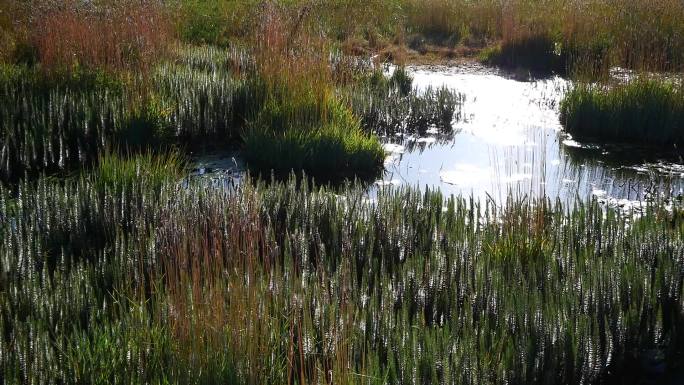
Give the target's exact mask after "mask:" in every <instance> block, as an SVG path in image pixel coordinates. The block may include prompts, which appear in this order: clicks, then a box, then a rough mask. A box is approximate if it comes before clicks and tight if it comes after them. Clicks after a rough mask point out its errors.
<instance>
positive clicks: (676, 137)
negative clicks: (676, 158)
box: [560, 78, 684, 149]
mask: <svg viewBox="0 0 684 385" xmlns="http://www.w3.org/2000/svg"><path fill="white" fill-rule="evenodd" d="M560 110H561V121H562V123H563V125H564V127H565V129H566V131H567V132H569V133H570V134H572V135H573V136H576V137H578V138H582V139H596V140H603V141H609V142H617V143H620V142H622V143H639V144H645V145H652V146H658V147H661V148H668V147H669V148H670V149H672V148H673V147H675V148H678V147H680V146H681V145H682V144H684V136H682V127H684V92H683V91H682V88H681V86H680V85H678V84H675V83H673V82H671V81H668V80H662V79H660V80H659V79H648V78H639V79H634V80H632V81H629V82H628V83H626V84H615V85H590V84H579V85H577V86H576V87H574V88H573V89H571V90H569V91H568V93H567V94H566V96H565V98H564V99H563V101H562V102H561V108H560Z"/></svg>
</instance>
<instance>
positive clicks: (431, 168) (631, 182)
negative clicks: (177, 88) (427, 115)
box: [193, 64, 684, 209]
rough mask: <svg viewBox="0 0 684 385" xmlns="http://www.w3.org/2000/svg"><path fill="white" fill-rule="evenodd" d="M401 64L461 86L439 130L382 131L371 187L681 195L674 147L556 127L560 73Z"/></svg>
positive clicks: (216, 174) (628, 198)
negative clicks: (613, 140) (594, 138)
mask: <svg viewBox="0 0 684 385" xmlns="http://www.w3.org/2000/svg"><path fill="white" fill-rule="evenodd" d="M389 71H391V69H389ZM409 72H410V73H411V74H412V76H413V78H414V86H415V87H417V88H418V89H425V88H427V87H433V88H436V87H448V88H450V89H454V90H456V91H458V92H459V93H461V94H462V95H464V100H463V104H462V106H461V111H460V113H459V114H457V115H458V118H457V119H456V120H455V121H454V122H453V125H454V130H453V132H451V133H449V134H441V133H439V132H437V131H429V132H428V133H427V134H426V135H425V136H420V137H419V136H414V135H409V134H398V135H395V136H391V137H387V136H385V137H382V138H381V139H382V141H383V143H384V147H385V150H386V152H387V158H386V160H385V171H384V173H383V174H382V175H381V176H380V177H379V179H378V180H377V181H376V182H375V183H374V184H373V186H372V187H371V188H370V194H371V195H372V194H373V193H374V191H377V189H381V188H385V187H386V186H401V185H409V186H418V187H420V188H425V187H429V188H431V189H440V190H441V191H442V192H443V193H445V194H446V195H450V194H455V195H463V196H471V195H472V196H474V197H475V198H478V199H481V200H482V199H492V200H494V201H496V202H500V203H502V202H504V201H505V200H506V198H507V197H508V195H509V194H516V195H518V196H536V197H539V196H548V197H549V198H551V199H556V198H558V199H561V200H562V201H564V202H570V203H571V202H574V201H575V200H576V199H578V198H579V199H589V198H591V197H595V198H597V199H599V200H600V201H602V202H603V203H605V204H606V205H610V206H616V207H620V208H623V209H624V208H637V209H638V207H640V205H642V202H643V201H644V200H645V199H648V198H650V197H654V196H666V197H676V196H680V195H681V194H682V191H683V189H684V161H682V159H681V158H680V157H679V156H677V155H673V154H663V153H659V154H657V155H653V154H652V153H649V152H647V151H645V150H643V149H640V148H636V147H626V146H609V145H599V144H594V143H580V142H578V141H575V140H573V139H572V138H571V137H569V136H568V135H566V134H565V133H564V132H563V131H562V126H561V124H560V119H559V104H560V101H561V99H562V97H563V95H564V93H565V92H566V90H567V89H568V87H571V86H572V85H571V84H570V82H569V81H568V80H565V79H563V78H560V77H552V78H547V79H542V80H534V81H530V80H520V79H519V78H520V76H519V74H518V76H513V75H512V74H509V73H505V72H501V71H499V70H495V69H491V68H487V67H483V66H480V65H477V64H469V65H463V66H459V67H411V68H409ZM523 77H524V76H523ZM244 170H245V165H244V162H242V161H241V160H240V156H239V153H237V152H235V153H230V154H226V153H221V154H218V155H217V154H214V155H208V156H206V155H205V156H201V157H198V158H197V159H196V161H195V170H194V172H193V174H195V175H202V176H203V177H206V178H207V179H208V180H210V181H212V183H214V184H217V185H225V184H226V183H229V184H232V183H236V182H238V181H239V179H240V177H241V176H242V175H243V173H244Z"/></svg>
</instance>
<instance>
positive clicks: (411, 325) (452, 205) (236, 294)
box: [0, 175, 684, 384]
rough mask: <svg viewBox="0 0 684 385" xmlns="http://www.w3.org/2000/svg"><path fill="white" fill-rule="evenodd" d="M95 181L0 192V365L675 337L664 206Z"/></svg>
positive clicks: (574, 360) (388, 362) (79, 365)
mask: <svg viewBox="0 0 684 385" xmlns="http://www.w3.org/2000/svg"><path fill="white" fill-rule="evenodd" d="M99 178H100V176H97V175H93V177H92V178H90V177H84V178H76V179H73V180H69V181H54V180H51V179H48V178H46V179H41V180H38V181H36V182H30V183H29V182H25V183H22V184H21V185H20V186H19V187H18V190H17V191H8V190H2V191H0V197H1V198H0V233H1V235H2V239H3V240H4V242H2V243H1V244H0V267H1V269H0V274H2V279H1V280H0V289H1V290H0V331H2V333H0V348H1V349H0V351H2V352H3V354H2V356H0V368H1V369H2V373H3V378H4V379H5V381H9V382H28V383H31V382H43V383H45V382H59V381H71V380H73V379H77V380H78V381H82V382H94V383H100V382H111V381H117V382H124V383H130V382H151V383H157V382H169V383H181V382H182V383H198V384H199V383H225V382H231V383H293V384H294V383H299V384H301V383H332V382H334V383H339V382H346V383H364V384H365V383H390V384H398V383H415V384H419V383H420V384H425V383H449V384H464V383H480V384H482V383H484V384H495V383H501V382H510V383H532V384H543V383H549V382H553V383H558V384H576V383H596V382H597V381H599V380H601V379H603V380H611V379H612V380H628V379H630V378H631V379H632V380H638V378H639V373H638V368H639V365H635V364H634V362H638V360H639V359H640V358H641V355H642V353H641V352H643V351H645V350H646V349H658V350H659V351H661V352H666V353H669V352H673V351H676V350H679V349H681V348H682V347H683V346H684V339H683V337H682V335H683V334H682V327H684V319H683V318H682V307H683V306H684V299H683V298H684V292H683V284H682V282H683V279H684V277H683V275H682V266H683V265H684V261H683V260H682V256H683V255H684V240H683V238H682V235H684V232H683V230H684V227H682V223H680V221H676V220H675V221H673V220H672V219H673V217H672V214H670V211H669V210H667V209H666V207H665V206H664V204H661V203H653V204H652V205H651V206H650V207H649V208H648V209H647V210H646V212H645V213H644V216H643V217H642V218H640V219H636V220H634V219H631V218H630V217H626V216H624V215H622V214H620V213H618V212H614V211H612V210H607V211H606V210H605V209H603V208H601V207H600V206H598V205H597V204H596V203H595V202H594V203H591V202H590V203H583V202H577V203H576V204H575V205H574V206H573V207H564V206H562V205H561V204H560V203H554V202H549V201H546V200H540V201H535V202H532V201H529V200H518V199H512V200H511V201H510V202H509V203H508V204H507V206H506V207H500V206H498V205H494V204H490V203H485V202H482V203H480V202H475V201H472V200H468V199H467V198H466V199H464V198H459V197H451V198H445V197H443V196H442V195H441V194H439V193H438V192H434V191H426V192H421V191H419V190H417V189H413V188H404V189H390V190H381V191H380V192H379V193H378V196H377V198H376V200H375V201H374V202H368V201H366V200H365V198H364V193H363V191H362V190H361V189H356V188H353V186H351V187H352V188H351V189H350V190H348V192H347V193H345V194H344V195H336V194H335V191H330V190H327V189H320V188H317V187H315V186H312V185H310V184H308V183H307V182H306V180H303V181H302V180H294V179H292V180H290V181H288V182H282V183H278V182H276V183H270V184H264V183H262V182H255V183H253V182H249V181H247V183H245V184H243V185H241V186H239V187H238V188H237V189H230V190H226V189H207V188H206V186H205V185H203V184H194V183H190V184H185V185H180V184H178V183H175V182H174V183H166V184H163V185H162V188H161V189H159V188H157V187H153V186H152V184H147V183H146V182H145V179H138V178H136V179H134V180H132V181H131V184H130V185H129V188H127V191H128V193H126V194H122V193H121V190H119V189H116V188H114V187H115V186H114V185H111V184H109V183H104V184H100V186H101V187H97V186H98V182H97V180H98V179H99ZM666 356H667V355H666ZM611 376H612V377H611ZM615 376H618V378H616V377H615ZM620 376H624V377H620Z"/></svg>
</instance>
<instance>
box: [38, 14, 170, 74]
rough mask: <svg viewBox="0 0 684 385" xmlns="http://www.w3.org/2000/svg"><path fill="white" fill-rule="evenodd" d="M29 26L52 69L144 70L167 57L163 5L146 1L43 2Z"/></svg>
mask: <svg viewBox="0 0 684 385" xmlns="http://www.w3.org/2000/svg"><path fill="white" fill-rule="evenodd" d="M31 24H32V32H31V40H32V42H33V44H34V45H35V47H36V49H37V53H38V58H39V60H40V62H41V63H42V65H43V68H45V69H48V70H50V69H67V70H68V69H70V68H74V67H77V68H91V69H92V68H97V69H106V70H145V69H148V68H149V67H150V65H151V64H152V63H154V62H156V61H157V60H158V59H159V58H160V57H162V56H163V53H164V51H165V49H166V48H167V46H168V43H169V41H170V38H171V28H170V23H169V19H168V17H167V15H166V14H165V11H164V8H163V7H162V5H160V4H158V3H156V2H148V1H142V2H133V1H122V2H117V3H112V4H108V5H100V6H95V5H83V4H76V3H71V2H67V3H66V4H61V5H49V6H48V5H44V6H42V7H37V11H36V12H35V15H34V17H33V20H32V23H31Z"/></svg>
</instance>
